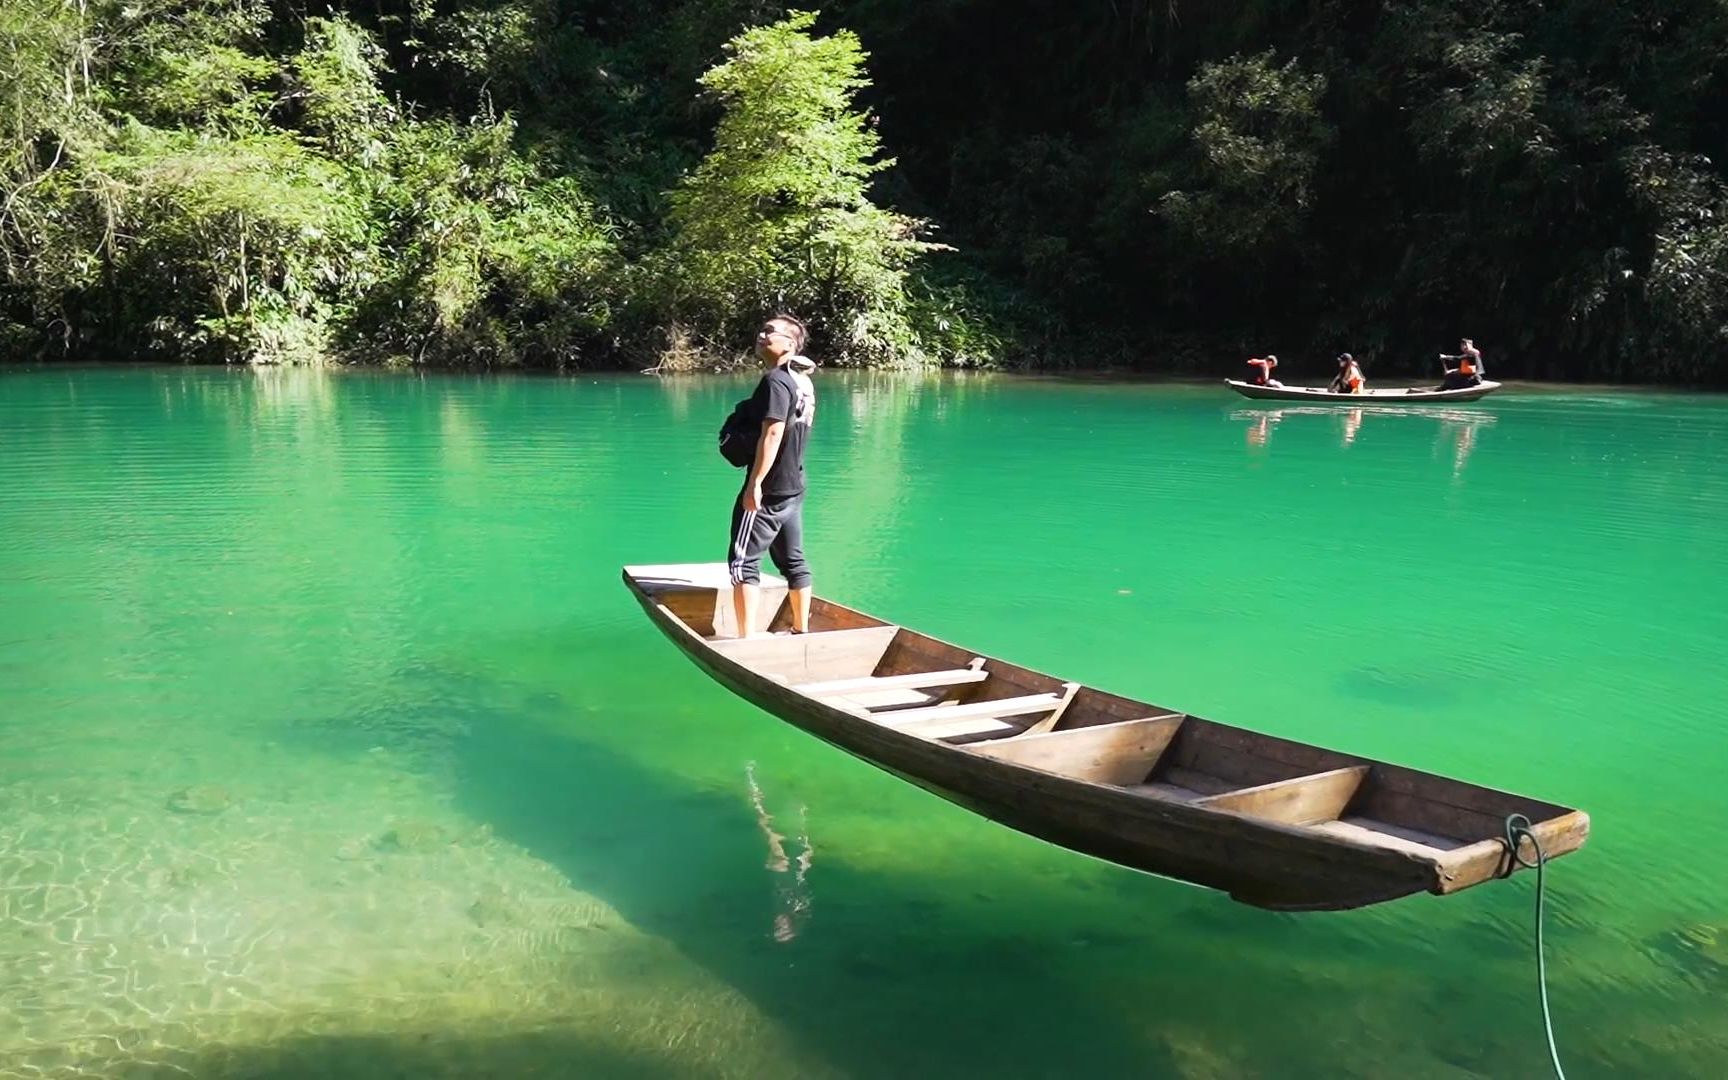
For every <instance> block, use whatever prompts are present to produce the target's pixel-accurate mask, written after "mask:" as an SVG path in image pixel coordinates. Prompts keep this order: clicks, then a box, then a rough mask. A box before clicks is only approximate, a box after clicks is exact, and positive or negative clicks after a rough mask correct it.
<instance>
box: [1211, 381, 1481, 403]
mask: <svg viewBox="0 0 1728 1080" xmlns="http://www.w3.org/2000/svg"><path fill="white" fill-rule="evenodd" d="M1224 385H1225V386H1228V387H1229V388H1230V389H1232V390H1234V391H1236V392H1237V393H1238V394H1241V395H1242V396H1243V397H1245V398H1254V399H1255V400H1257V401H1307V402H1313V403H1315V404H1322V403H1326V404H1337V405H1360V404H1362V401H1363V399H1365V398H1366V399H1369V400H1372V401H1374V402H1375V403H1376V404H1379V403H1382V402H1384V403H1386V404H1389V405H1390V404H1398V405H1425V404H1428V403H1430V402H1444V401H1475V400H1476V399H1477V398H1479V397H1485V396H1487V395H1488V394H1492V393H1493V392H1494V391H1496V390H1498V389H1500V384H1499V383H1497V382H1488V381H1487V380H1483V381H1482V382H1479V383H1477V384H1476V385H1475V386H1466V387H1463V388H1461V389H1458V390H1435V389H1432V388H1431V387H1425V386H1408V387H1399V388H1397V389H1391V390H1364V391H1362V392H1361V393H1359V394H1336V393H1333V392H1332V391H1330V390H1322V389H1320V388H1319V387H1317V386H1256V385H1254V384H1253V383H1248V382H1243V381H1241V380H1240V379H1225V380H1224Z"/></svg>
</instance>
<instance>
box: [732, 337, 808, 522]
mask: <svg viewBox="0 0 1728 1080" xmlns="http://www.w3.org/2000/svg"><path fill="white" fill-rule="evenodd" d="M750 414H751V415H752V416H753V417H755V418H756V421H757V423H762V422H764V421H767V420H781V421H784V422H785V424H786V432H785V434H784V435H783V436H782V437H781V439H780V452H779V453H778V454H776V455H774V464H772V465H770V466H769V467H768V475H766V476H764V477H763V478H762V495H763V497H764V498H767V497H778V498H785V497H786V496H789V495H800V494H802V493H803V491H804V444H805V442H807V441H808V440H809V438H810V424H811V422H812V421H813V420H815V418H816V388H815V386H814V385H812V384H811V382H810V377H809V376H808V375H803V374H799V373H795V372H793V371H791V370H790V369H789V368H788V367H787V366H786V365H784V364H782V365H781V366H779V367H777V368H775V369H774V370H773V371H770V372H769V373H768V374H766V375H764V376H762V381H761V382H759V383H757V384H756V392H755V393H754V394H752V395H750ZM745 475H746V478H748V475H749V474H748V473H746V474H745Z"/></svg>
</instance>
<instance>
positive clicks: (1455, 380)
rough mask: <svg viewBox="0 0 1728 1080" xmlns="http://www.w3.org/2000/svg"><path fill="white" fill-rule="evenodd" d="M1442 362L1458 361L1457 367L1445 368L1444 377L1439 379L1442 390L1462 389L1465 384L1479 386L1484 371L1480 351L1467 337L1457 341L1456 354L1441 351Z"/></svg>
mask: <svg viewBox="0 0 1728 1080" xmlns="http://www.w3.org/2000/svg"><path fill="white" fill-rule="evenodd" d="M1440 360H1441V362H1442V363H1444V362H1446V361H1448V360H1456V361H1458V366H1457V367H1449V368H1447V369H1446V378H1445V379H1444V380H1442V381H1441V383H1440V389H1442V390H1462V389H1464V388H1465V387H1467V386H1479V385H1481V383H1482V376H1483V375H1484V374H1485V371H1484V369H1483V367H1482V351H1481V350H1480V349H1478V348H1476V343H1475V342H1473V341H1471V340H1470V339H1469V338H1465V339H1464V340H1462V341H1460V342H1459V343H1458V352H1457V353H1456V354H1447V353H1441V354H1440Z"/></svg>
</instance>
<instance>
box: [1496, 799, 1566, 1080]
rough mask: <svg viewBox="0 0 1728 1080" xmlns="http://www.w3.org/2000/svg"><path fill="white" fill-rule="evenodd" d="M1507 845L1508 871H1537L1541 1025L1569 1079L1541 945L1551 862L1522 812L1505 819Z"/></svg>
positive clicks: (1563, 1079) (1559, 1074)
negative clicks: (1530, 851) (1526, 846)
mask: <svg viewBox="0 0 1728 1080" xmlns="http://www.w3.org/2000/svg"><path fill="white" fill-rule="evenodd" d="M1525 839H1528V840H1529V841H1530V846H1531V847H1533V848H1535V849H1536V861H1535V862H1527V861H1525V859H1524V853H1523V841H1524V840H1525ZM1506 849H1507V851H1508V853H1509V855H1510V858H1509V861H1508V862H1507V864H1506V873H1507V874H1511V873H1512V871H1513V869H1514V866H1515V865H1516V866H1522V867H1525V868H1526V869H1529V870H1534V871H1536V986H1537V988H1538V989H1539V990H1540V991H1541V992H1542V1027H1543V1029H1544V1030H1546V1031H1547V1032H1548V1057H1549V1059H1550V1060H1552V1061H1553V1062H1554V1075H1555V1076H1557V1077H1559V1078H1560V1080H1566V1070H1564V1069H1562V1068H1561V1067H1560V1050H1559V1048H1558V1047H1557V1046H1555V1044H1554V1015H1553V1013H1551V1012H1549V1011H1548V962H1547V960H1546V958H1545V957H1544V955H1543V949H1542V897H1543V892H1544V890H1543V885H1544V882H1543V880H1542V871H1543V868H1544V867H1546V866H1547V864H1548V856H1547V854H1546V853H1545V852H1543V850H1542V841H1540V840H1538V839H1536V834H1535V833H1534V832H1531V831H1530V819H1529V818H1527V817H1525V816H1524V815H1523V814H1513V815H1511V816H1509V817H1508V818H1507V819H1506Z"/></svg>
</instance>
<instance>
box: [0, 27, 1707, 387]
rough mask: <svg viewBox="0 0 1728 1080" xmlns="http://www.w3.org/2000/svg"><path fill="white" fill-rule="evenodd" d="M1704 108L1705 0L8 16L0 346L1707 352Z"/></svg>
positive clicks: (1496, 359)
mask: <svg viewBox="0 0 1728 1080" xmlns="http://www.w3.org/2000/svg"><path fill="white" fill-rule="evenodd" d="M866 47H867V48H868V50H869V52H868V53H866V51H865V49H866ZM1725 91H1728V7H1724V5H1722V4H1721V3H1720V2H1719V0H1651V2H1648V3H1642V4H1636V5H1635V4H1630V3H1628V2H1626V0H1575V2H1573V3H1569V4H1566V5H1546V4H1542V3H1539V2H1537V0H1384V2H1381V3H1376V4H1370V5H1364V4H1357V3H1348V2H1345V0H1320V2H1307V3H1300V4H1298V3H1291V2H1286V0H1255V2H1253V3H1250V4H1248V5H1245V6H1243V5H1191V4H1185V3H1182V2H1181V0H1159V2H1157V3H1149V2H1140V0H1116V2H1113V3H1092V4H1078V5H1053V4H1049V3H1045V2H1043V0H997V2H995V3H991V4H984V3H981V2H978V0H835V2H834V3H832V4H830V5H829V6H828V7H826V8H825V9H824V11H823V13H822V15H821V16H820V17H817V16H813V15H805V14H799V13H797V12H795V11H792V10H790V9H789V8H788V7H787V6H786V5H782V4H775V3H769V2H766V0H640V2H631V3H626V2H623V0H611V2H606V0H597V2H576V0H566V2H560V0H482V2H480V3H455V2H454V0H375V2H374V3H371V4H367V5H350V4H346V3H327V4H319V5H313V6H312V7H311V8H307V7H305V6H303V5H288V4H282V3H279V2H272V0H193V2H191V3H187V2H183V0H182V2H177V3H169V2H167V0H131V2H129V3H125V4H122V3H119V2H116V0H83V2H81V3H78V2H68V0H9V2H8V3H5V4H0V272H3V276H0V348H3V349H4V350H5V352H6V353H8V354H10V355H23V354H41V353H48V354H51V355H66V356H113V357H136V358H160V359H169V358H172V359H180V358H188V357H190V358H199V359H227V360H238V359H262V360H295V359H312V358H320V357H328V358H339V359H349V360H372V361H382V362H398V363H416V362H425V363H458V364H487V365H495V364H533V365H544V366H568V365H583V364H607V363H619V362H628V363H648V362H654V361H655V360H657V359H659V360H663V361H664V360H674V361H675V360H680V359H682V360H689V359H691V358H695V359H697V360H706V359H712V358H716V357H724V356H728V355H735V354H736V353H738V352H739V351H741V349H742V347H743V345H744V344H745V342H746V338H747V335H746V333H745V331H746V329H747V328H748V326H749V325H750V324H751V323H753V322H754V321H755V320H756V319H758V318H759V317H760V316H761V315H762V314H764V313H765V312H767V311H769V310H772V309H776V308H780V307H789V308H791V309H793V310H795V311H797V312H799V313H800V314H802V315H805V316H806V317H808V318H809V319H810V320H811V322H812V324H813V326H814V328H815V331H816V340H815V342H814V351H816V352H818V353H819V354H820V355H822V356H823V357H824V358H826V359H828V360H830V361H835V362H857V363H884V362H925V361H939V362H948V363H960V364H981V363H1005V364H1037V365H1042V366H1096V365H1102V364H1117V365H1128V366H1137V367H1144V368H1148V369H1164V370H1170V369H1176V370H1204V371H1210V372H1214V373H1216V372H1218V371H1220V370H1229V369H1230V368H1231V367H1232V365H1233V363H1234V361H1235V358H1237V357H1239V356H1240V355H1241V353H1242V352H1243V351H1247V350H1253V351H1265V350H1268V349H1270V350H1274V351H1277V352H1279V353H1280V355H1281V356H1283V357H1285V358H1286V360H1287V362H1288V361H1290V360H1294V361H1295V363H1294V364H1293V365H1292V367H1291V371H1292V374H1293V375H1296V376H1300V375H1301V374H1302V371H1303V370H1304V365H1306V366H1307V367H1309V368H1311V369H1312V370H1313V371H1315V372H1318V371H1320V370H1321V369H1322V367H1323V366H1324V361H1323V359H1321V358H1322V357H1324V356H1327V355H1330V354H1331V353H1332V352H1334V351H1336V350H1337V349H1340V348H1348V349H1351V351H1353V352H1355V353H1356V354H1357V355H1358V356H1359V357H1363V358H1365V359H1366V360H1367V367H1368V370H1369V374H1370V376H1371V377H1373V376H1375V375H1377V374H1390V373H1393V372H1396V371H1411V372H1428V373H1433V372H1434V371H1435V367H1434V360H1433V356H1434V354H1435V353H1436V352H1437V351H1439V350H1440V349H1441V348H1447V349H1450V348H1451V347H1452V346H1453V345H1454V344H1455V343H1456V339H1457V337H1458V336H1460V335H1462V334H1470V335H1472V336H1474V337H1475V338H1476V339H1477V340H1478V342H1480V343H1481V344H1482V345H1483V346H1484V348H1485V349H1486V350H1487V352H1488V357H1489V361H1490V364H1491V366H1492V370H1493V371H1494V372H1495V373H1496V374H1501V375H1514V374H1529V375H1545V376H1554V375H1560V376H1570V377H1578V378H1593V377H1607V378H1656V379H1667V380H1709V381H1720V380H1723V379H1724V378H1728V360H1724V359H1723V355H1724V353H1723V348H1722V346H1723V345H1724V339H1725V338H1728V187H1725V185H1724V179H1723V174H1722V170H1721V169H1720V167H1719V166H1718V165H1717V164H1715V163H1716V162H1717V161H1720V160H1722V159H1723V155H1724V154H1728V145H1725V142H1728V110H1725V109H1724V106H1725V105H1728V93H1725ZM938 240H939V241H941V242H940V243H937V242H936V241H938Z"/></svg>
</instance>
